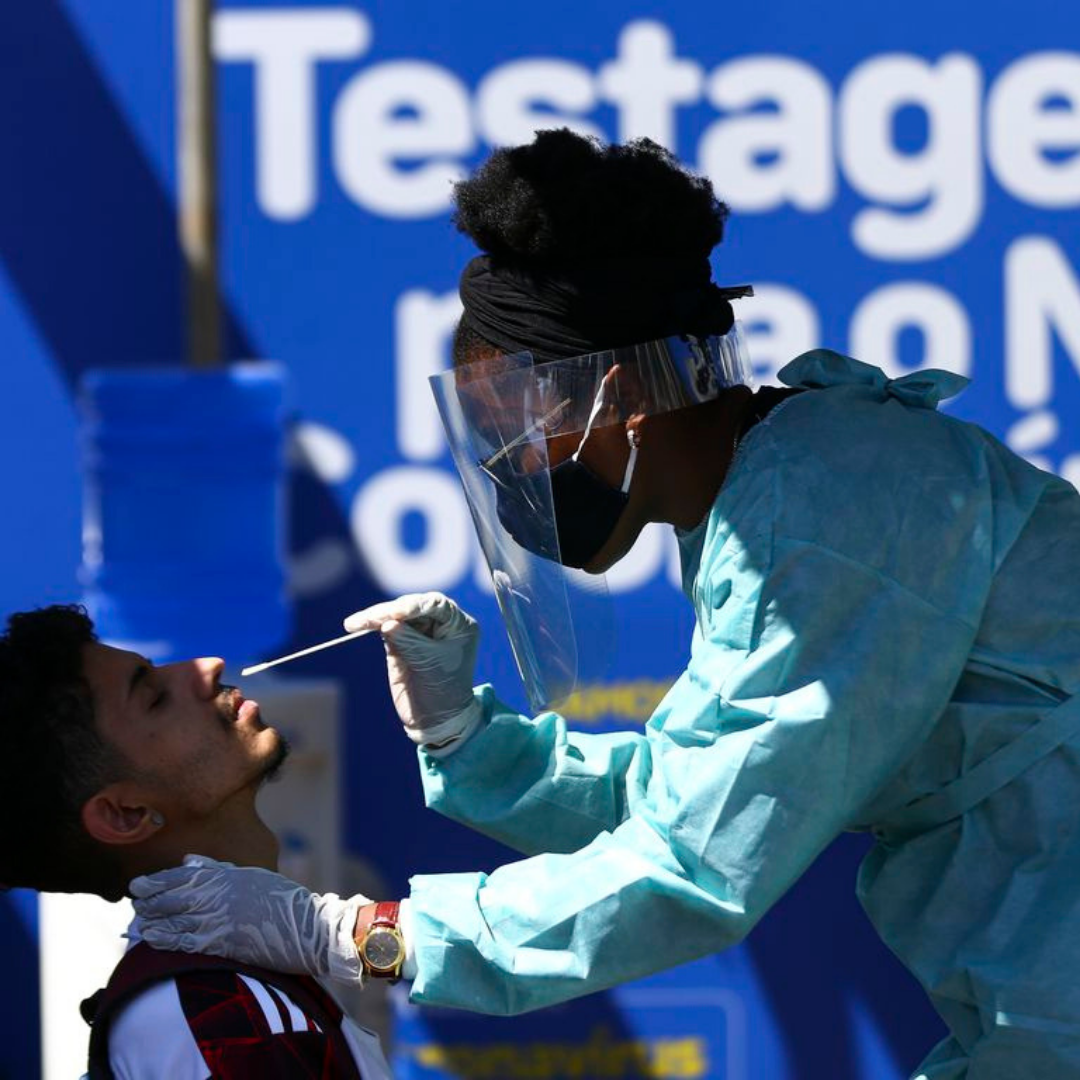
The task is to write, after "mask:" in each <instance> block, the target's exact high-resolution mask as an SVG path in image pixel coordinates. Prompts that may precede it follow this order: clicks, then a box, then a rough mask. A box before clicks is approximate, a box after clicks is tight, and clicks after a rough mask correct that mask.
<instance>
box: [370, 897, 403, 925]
mask: <svg viewBox="0 0 1080 1080" xmlns="http://www.w3.org/2000/svg"><path fill="white" fill-rule="evenodd" d="M400 916H401V902H400V901H399V900H383V901H382V902H381V903H378V904H376V905H375V917H374V918H373V919H372V920H371V925H372V926H378V925H380V924H382V925H390V926H397V924H398V921H399V919H400Z"/></svg>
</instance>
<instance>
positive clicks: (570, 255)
mask: <svg viewBox="0 0 1080 1080" xmlns="http://www.w3.org/2000/svg"><path fill="white" fill-rule="evenodd" d="M454 202H455V204H456V207H457V209H456V211H455V214H454V224H455V225H456V226H457V228H458V229H459V230H460V231H461V232H463V233H465V234H466V235H467V236H469V237H470V238H471V239H472V240H473V242H474V243H475V244H476V245H477V247H479V248H480V249H481V250H482V251H484V252H487V253H488V254H489V255H494V256H498V257H500V258H508V259H513V260H516V261H519V262H522V263H525V264H538V265H555V266H559V265H567V264H569V263H573V262H577V261H589V260H595V259H604V260H607V259H613V258H619V257H620V256H633V257H635V258H649V257H653V256H655V257H658V258H671V257H680V256H686V257H693V256H704V257H707V256H708V254H709V252H710V251H712V249H713V248H714V247H716V245H717V244H719V243H720V241H721V240H722V239H723V236H724V223H725V222H726V220H727V217H728V208H727V206H726V205H725V204H724V203H722V202H720V201H719V200H718V199H717V198H716V196H715V195H714V194H713V188H712V184H711V183H710V182H709V180H708V179H707V178H706V177H703V176H695V175H693V174H691V173H689V172H687V171H686V170H685V169H683V167H682V166H681V165H680V164H679V162H678V161H677V160H676V158H675V157H674V156H673V155H672V154H671V153H669V152H668V151H667V150H665V149H664V148H663V147H662V146H660V145H659V144H658V143H655V142H653V141H652V140H651V139H635V140H634V141H633V142H628V143H625V144H622V145H619V144H613V145H605V144H603V143H601V142H600V141H599V140H598V139H592V138H588V137H586V136H584V135H577V134H575V133H574V132H572V131H570V130H569V129H567V128H558V129H553V130H550V131H541V132H538V133H537V136H536V138H535V139H534V140H533V142H531V143H529V144H527V145H525V146H515V147H508V148H504V149H500V150H496V151H495V152H494V153H493V154H492V155H491V156H490V157H489V158H488V159H487V161H485V162H484V163H483V164H482V165H481V166H480V167H479V169H477V171H476V172H475V173H474V174H473V175H472V176H471V177H469V178H468V179H467V180H462V181H460V182H459V183H458V184H456V185H455V186H454Z"/></svg>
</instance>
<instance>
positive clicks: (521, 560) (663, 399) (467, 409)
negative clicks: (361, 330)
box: [430, 324, 751, 709]
mask: <svg viewBox="0 0 1080 1080" xmlns="http://www.w3.org/2000/svg"><path fill="white" fill-rule="evenodd" d="M430 381H431V386H432V390H433V392H434V394H435V400H436V403H437V405H438V408H439V413H440V416H441V417H442V420H443V426H444V428H445V431H446V437H447V441H448V443H449V446H450V451H451V454H452V455H453V458H454V463H455V465H456V466H457V470H458V473H459V474H460V476H461V481H462V486H463V488H464V491H465V496H466V499H467V501H468V504H469V509H470V512H471V514H472V518H473V523H474V525H475V527H476V532H477V536H478V538H479V541H480V546H481V549H482V550H483V552H484V556H485V559H486V560H487V563H488V568H489V570H490V571H491V576H492V581H493V583H494V587H495V595H496V598H497V599H498V601H499V607H500V610H501V612H502V615H503V618H504V621H505V622H506V626H507V631H508V634H509V636H510V642H511V646H512V647H513V651H514V656H515V659H516V661H517V665H518V670H519V673H520V674H521V677H522V681H523V682H524V684H525V688H526V691H527V693H528V695H529V699H530V703H531V704H532V706H533V708H535V709H539V708H543V707H545V706H550V705H552V704H554V703H556V702H558V701H559V700H562V699H563V698H565V697H566V696H568V695H569V694H570V693H571V692H572V690H573V689H574V686H575V684H576V683H577V682H578V681H581V680H585V679H587V680H589V681H592V680H593V679H596V678H598V677H600V676H601V675H602V669H603V668H605V667H606V665H607V664H608V662H609V661H610V657H611V655H612V654H613V652H614V638H613V635H614V629H613V628H614V622H615V620H614V617H613V612H612V611H611V610H610V605H602V604H600V603H599V602H598V600H599V598H601V597H603V596H605V595H606V588H605V584H604V579H603V577H602V576H601V575H595V576H593V575H589V576H588V577H587V579H586V575H583V574H581V573H580V572H577V571H572V570H568V569H566V568H565V567H563V566H562V565H561V564H562V559H561V557H560V550H559V531H558V525H557V519H556V508H555V504H554V500H553V498H552V486H551V479H550V477H551V469H552V468H554V467H556V466H557V465H559V464H560V463H561V462H563V461H565V460H567V459H568V458H570V457H572V456H574V455H576V454H578V453H579V452H581V451H582V450H583V448H584V447H585V446H586V444H587V440H588V435H589V433H590V432H592V431H595V430H597V429H599V428H603V427H608V426H610V425H613V424H619V423H623V422H625V421H627V420H629V419H631V418H633V417H636V416H653V415H657V414H660V413H666V412H672V411H674V410H676V409H681V408H685V407H687V406H690V405H698V404H701V403H703V402H706V401H710V400H713V399H714V398H716V397H717V396H718V395H719V394H720V393H721V392H722V391H723V390H725V389H727V388H729V387H732V386H736V385H748V384H749V383H750V381H751V369H750V364H749V359H748V357H747V355H746V350H745V346H744V343H743V337H742V334H741V331H740V329H739V326H738V324H736V325H735V326H734V327H733V328H732V329H731V331H729V333H727V334H726V335H724V336H723V337H709V338H694V337H682V336H679V337H669V338H662V339H659V340H657V341H650V342H644V343H642V344H639V345H633V346H628V347H626V348H619V349H609V350H606V351H604V352H600V353H592V354H589V355H587V356H580V357H575V358H574V359H572V360H558V361H553V362H549V363H545V364H541V365H534V364H533V360H532V356H531V355H530V354H528V353H520V354H516V355H514V356H500V357H497V358H495V359H491V360H484V361H477V362H474V363H471V364H466V365H462V366H460V367H457V368H454V369H452V370H450V371H447V372H444V373H442V374H440V375H435V376H432V377H431V380H430ZM622 445H623V447H624V454H625V446H626V444H625V443H623V444H622ZM586 580H587V583H586Z"/></svg>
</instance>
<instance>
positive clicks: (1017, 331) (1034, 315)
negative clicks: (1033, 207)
mask: <svg viewBox="0 0 1080 1080" xmlns="http://www.w3.org/2000/svg"><path fill="white" fill-rule="evenodd" d="M1005 305H1006V306H1005V390H1006V392H1007V394H1008V396H1009V401H1010V403H1011V404H1013V405H1014V406H1016V407H1017V408H1019V409H1039V408H1044V407H1045V406H1046V405H1048V404H1049V402H1050V399H1051V397H1052V395H1053V392H1054V339H1055V336H1056V337H1057V339H1058V340H1059V341H1060V342H1061V343H1062V345H1063V346H1064V348H1065V350H1066V351H1067V352H1068V353H1069V355H1070V357H1071V358H1072V362H1073V365H1074V367H1076V369H1077V372H1078V374H1080V281H1078V280H1077V276H1076V274H1075V273H1074V271H1073V269H1072V267H1071V266H1070V265H1069V263H1068V261H1067V260H1066V258H1065V256H1064V254H1063V253H1062V251H1061V248H1060V247H1059V246H1058V245H1057V244H1056V243H1054V241H1053V240H1049V239H1047V238H1046V237H1041V236H1025V237H1021V238H1020V239H1018V240H1015V241H1013V243H1012V244H1010V245H1009V249H1008V251H1007V252H1006V253H1005Z"/></svg>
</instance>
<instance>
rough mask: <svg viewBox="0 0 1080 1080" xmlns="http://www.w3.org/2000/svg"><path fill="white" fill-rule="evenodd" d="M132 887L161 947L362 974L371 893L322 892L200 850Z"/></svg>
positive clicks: (277, 966) (350, 978)
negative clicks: (359, 934)
mask: <svg viewBox="0 0 1080 1080" xmlns="http://www.w3.org/2000/svg"><path fill="white" fill-rule="evenodd" d="M129 888H130V890H131V895H132V897H133V898H134V903H135V914H136V915H137V916H138V917H139V920H140V926H139V931H140V933H141V935H142V937H143V939H144V940H145V941H147V942H148V943H149V944H151V945H153V946H154V947H155V948H158V949H169V950H172V951H174V952H189V953H194V952H197V953H210V954H212V955H214V956H226V957H228V958H229V959H230V960H239V961H241V962H243V963H247V964H256V965H258V966H259V967H266V968H273V969H274V970H275V971H291V972H297V973H300V974H303V973H307V974H309V975H314V976H316V977H318V976H324V975H329V976H330V977H332V978H335V979H340V980H342V981H343V982H350V983H356V982H360V981H362V971H361V967H360V957H359V956H358V955H357V952H356V945H355V943H354V942H353V928H354V927H355V926H356V913H357V911H358V910H359V909H360V908H361V907H362V906H363V905H364V904H368V903H370V902H371V901H370V900H368V898H367V897H366V896H351V897H349V898H348V899H345V900H343V899H341V897H339V896H335V895H334V894H333V893H326V894H324V895H322V896H320V895H318V894H317V893H313V892H310V891H309V890H308V889H305V888H304V886H303V885H297V884H296V882H295V881H290V880H289V879H288V878H286V877H282V876H281V875H280V874H274V873H271V871H269V870H259V869H256V868H255V867H237V866H233V864H232V863H225V862H216V861H215V860H213V859H208V858H205V857H203V856H201V855H187V856H185V857H184V865H183V866H178V867H176V868H174V869H171V870H161V871H158V872H157V873H154V874H149V875H147V876H145V877H137V878H135V879H134V880H133V881H132V882H131V885H130V886H129Z"/></svg>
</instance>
